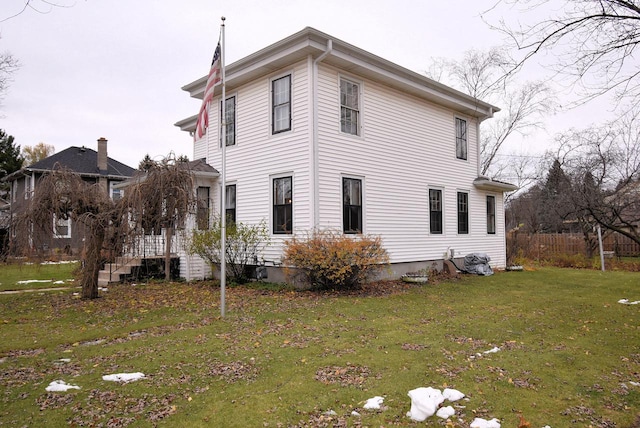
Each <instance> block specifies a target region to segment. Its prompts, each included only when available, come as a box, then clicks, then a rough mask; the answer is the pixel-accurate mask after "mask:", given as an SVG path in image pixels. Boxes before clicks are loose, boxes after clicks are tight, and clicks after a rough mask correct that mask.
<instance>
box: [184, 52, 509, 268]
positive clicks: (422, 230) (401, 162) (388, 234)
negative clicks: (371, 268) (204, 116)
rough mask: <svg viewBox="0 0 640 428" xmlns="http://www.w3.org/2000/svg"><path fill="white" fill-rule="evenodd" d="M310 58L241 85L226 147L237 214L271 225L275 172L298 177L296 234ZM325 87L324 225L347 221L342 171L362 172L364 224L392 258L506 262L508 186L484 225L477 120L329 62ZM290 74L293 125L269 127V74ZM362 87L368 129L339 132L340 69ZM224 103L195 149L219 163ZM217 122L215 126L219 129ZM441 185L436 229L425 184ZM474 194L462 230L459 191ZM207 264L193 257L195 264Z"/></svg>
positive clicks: (321, 91)
mask: <svg viewBox="0 0 640 428" xmlns="http://www.w3.org/2000/svg"><path fill="white" fill-rule="evenodd" d="M310 70H311V63H310V61H301V62H299V63H296V64H293V65H292V66H291V67H288V68H284V69H280V70H277V71H274V73H273V74H272V75H270V76H265V77H263V78H260V79H257V80H255V81H253V82H252V83H250V84H248V85H245V86H243V87H240V88H232V89H231V90H229V89H228V90H227V93H228V94H229V95H231V94H233V95H235V96H236V145H235V146H232V147H228V148H227V150H226V154H227V160H226V168H227V171H226V180H227V182H228V183H229V182H232V183H233V184H235V185H236V192H237V193H236V218H237V221H239V222H244V223H249V224H257V223H259V222H260V221H263V220H264V221H266V223H267V225H268V227H269V230H271V223H272V219H271V213H272V205H271V204H272V201H271V192H272V183H271V179H272V177H274V176H284V175H291V176H292V177H293V192H294V194H293V227H294V232H295V233H300V234H304V233H307V232H309V231H311V230H312V228H313V224H312V223H311V222H312V212H311V211H312V208H313V207H312V200H311V198H312V197H313V193H312V189H311V188H310V185H311V184H310V183H311V182H312V180H311V176H310V174H311V173H312V171H311V165H312V159H311V155H312V150H311V149H312V136H313V132H312V131H313V130H312V124H313V120H312V117H311V116H310V115H311V112H312V108H311V102H312V101H311V97H312V94H313V91H312V88H311V72H310ZM319 71H320V73H319V77H318V81H319V86H318V135H319V142H318V150H319V154H318V156H319V159H318V161H319V177H318V179H319V182H318V201H319V207H318V212H319V218H318V219H317V222H318V226H319V227H320V228H333V229H337V230H341V229H342V199H341V188H342V186H341V178H342V177H343V176H352V177H353V176H356V177H361V178H362V179H363V191H364V193H363V195H364V201H363V204H364V207H363V211H364V214H363V222H364V229H365V233H368V234H374V235H380V236H381V237H382V238H383V242H384V245H385V247H386V249H387V251H388V252H389V254H390V256H391V261H392V262H394V263H398V262H413V261H427V260H437V259H442V258H443V257H444V255H445V253H446V252H448V250H450V249H454V250H455V252H456V255H460V256H463V255H465V254H468V253H471V252H486V253H488V254H489V255H490V256H491V258H492V265H493V266H494V267H503V266H504V265H505V243H504V227H503V225H504V210H503V195H502V194H500V193H496V194H494V193H490V194H492V195H494V196H496V234H495V235H489V234H487V230H486V202H485V201H486V199H485V198H486V195H487V193H486V192H482V191H479V190H477V189H475V188H474V186H473V180H474V179H475V178H477V176H478V171H477V159H478V146H477V135H476V129H477V128H476V119H474V118H472V117H465V116H464V115H457V114H456V113H455V112H454V111H452V110H450V109H447V108H444V107H441V106H438V105H435V104H432V103H430V102H427V101H424V100H422V99H418V98H415V97H413V96H409V95H406V94H403V93H400V92H398V91H396V90H393V89H390V88H389V87H386V86H384V85H382V84H380V83H377V82H373V81H370V80H367V79H362V78H359V77H358V76H354V75H350V74H343V75H342V74H341V72H340V70H337V69H334V68H331V67H329V66H327V65H325V64H323V63H321V64H320V66H319ZM289 73H290V74H291V76H292V112H293V118H292V130H291V131H290V132H284V133H281V134H277V135H271V123H270V117H271V109H270V102H271V95H270V88H271V79H272V78H278V77H281V76H284V75H286V74H289ZM340 76H344V77H346V78H349V79H350V80H353V81H355V82H358V83H359V84H360V86H361V95H362V97H361V120H362V122H361V123H362V129H361V135H359V136H352V135H346V134H343V133H341V132H340V104H339V78H340ZM219 101H220V100H219V98H218V99H216V100H214V103H215V105H216V106H217V105H219ZM218 116H219V109H218V108H212V109H211V116H210V124H211V126H212V128H211V129H210V131H209V134H210V137H209V141H208V143H207V142H204V141H199V142H196V143H195V144H194V157H195V158H200V157H204V156H206V158H207V161H208V163H209V164H211V165H212V166H213V167H214V168H216V169H217V170H219V171H222V165H221V150H220V146H219V134H217V132H218V128H219V127H218V126H216V124H219V117H218ZM456 116H457V117H460V118H462V119H465V120H466V121H467V133H468V159H467V160H459V159H456V155H455V126H454V125H455V117H456ZM212 129H215V130H216V131H215V132H212ZM218 185H219V181H218V184H216V186H214V187H213V188H212V193H211V195H212V199H213V201H215V203H214V206H216V208H214V211H217V212H219V201H220V194H219V188H218ZM430 187H435V188H439V189H441V190H442V193H443V200H444V204H443V221H444V230H443V233H442V234H440V235H432V234H430V233H429V202H428V189H429V188H430ZM458 191H465V192H468V193H469V205H470V206H469V223H470V227H469V229H470V230H469V234H466V235H459V234H458V233H457V197H456V196H457V192H458ZM288 237H289V236H288V235H271V245H270V246H269V247H268V249H267V250H266V251H265V253H264V254H263V257H264V258H265V259H266V260H267V261H276V260H279V259H280V257H281V249H282V243H283V240H285V239H288ZM201 269H202V272H203V273H204V272H205V270H206V267H205V266H194V267H193V271H194V272H195V271H198V270H201Z"/></svg>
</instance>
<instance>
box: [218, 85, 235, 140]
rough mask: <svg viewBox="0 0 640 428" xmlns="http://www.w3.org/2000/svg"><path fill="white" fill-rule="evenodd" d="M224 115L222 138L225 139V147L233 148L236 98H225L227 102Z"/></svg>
mask: <svg viewBox="0 0 640 428" xmlns="http://www.w3.org/2000/svg"><path fill="white" fill-rule="evenodd" d="M224 115H225V133H224V138H225V141H226V144H227V146H235V144H236V97H229V98H227V102H226V103H225V105H224ZM220 117H222V103H220ZM221 138H222V136H221ZM221 141H222V140H221ZM220 145H222V143H220Z"/></svg>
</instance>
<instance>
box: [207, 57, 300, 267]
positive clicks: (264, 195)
mask: <svg viewBox="0 0 640 428" xmlns="http://www.w3.org/2000/svg"><path fill="white" fill-rule="evenodd" d="M286 74H291V78H292V79H291V89H292V130H291V131H289V132H283V133H280V134H276V135H271V122H270V117H271V107H270V103H271V92H270V91H271V79H272V78H277V77H281V76H284V75H286ZM308 82H309V73H308V69H307V62H306V61H304V62H300V63H297V64H294V65H292V66H291V67H289V68H285V69H281V70H278V71H277V72H275V73H274V74H272V75H271V76H267V77H264V78H261V79H258V80H255V81H253V82H252V83H251V84H250V85H247V86H244V87H241V88H238V89H234V92H233V93H234V94H235V95H236V115H237V116H236V145H235V146H231V147H227V149H226V158H227V159H226V167H227V173H226V180H227V182H233V183H234V184H235V185H236V220H237V221H238V222H243V223H249V224H257V223H259V222H260V221H262V220H264V221H266V222H267V225H268V227H269V230H270V231H271V212H272V207H271V191H272V190H271V188H272V184H271V178H272V177H273V176H286V175H291V176H292V177H293V227H294V229H295V231H306V230H309V229H310V228H311V224H310V221H311V220H310V212H311V205H310V197H311V192H310V191H309V174H310V172H309V144H310V129H309V120H310V119H309V97H308V94H309V89H308V88H309V87H308V84H309V83H308ZM215 102H216V103H218V102H219V99H217V100H216V101H215ZM213 110H214V109H212V111H211V118H210V123H211V124H217V123H219V118H218V115H219V111H218V110H217V109H216V110H215V111H213ZM217 141H218V140H217V139H216V140H215V141H213V140H212V141H210V142H209V146H208V150H207V161H208V163H209V164H210V165H212V166H213V167H214V168H216V169H218V170H219V171H222V168H221V150H220V147H219V145H218V142H217ZM213 194H214V196H213V197H214V200H215V201H216V204H217V206H218V208H217V210H219V201H220V195H219V189H218V188H216V189H215V192H213ZM283 239H287V236H283V235H272V237H271V245H270V246H269V247H268V248H267V250H266V251H265V254H264V258H265V259H266V260H269V261H273V260H279V259H280V257H281V244H282V241H283Z"/></svg>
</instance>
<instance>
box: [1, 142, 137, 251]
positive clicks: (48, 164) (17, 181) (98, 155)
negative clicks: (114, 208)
mask: <svg viewBox="0 0 640 428" xmlns="http://www.w3.org/2000/svg"><path fill="white" fill-rule="evenodd" d="M55 168H67V169H69V170H71V171H73V172H75V173H77V174H79V175H80V176H81V177H82V179H83V180H85V181H88V182H91V183H99V184H100V185H101V187H102V188H103V189H104V191H105V192H108V193H109V195H110V197H111V198H112V199H114V200H115V199H118V198H119V197H120V196H121V192H122V190H119V189H115V188H114V187H113V186H114V184H116V183H118V182H121V181H123V180H126V179H127V178H129V177H131V176H132V175H133V174H134V173H135V171H136V170H135V169H133V168H131V167H129V166H127V165H125V164H123V163H122V162H118V161H117V160H115V159H112V158H110V157H108V156H107V140H106V139H105V138H100V139H98V151H97V152H96V151H95V150H91V149H88V148H85V147H69V148H68V149H65V150H63V151H61V152H59V153H56V154H54V155H51V156H49V157H48V158H45V159H43V160H41V161H38V162H36V163H34V164H32V165H29V166H27V167H24V168H22V169H20V170H18V171H16V172H14V173H13V174H10V175H8V176H7V177H5V178H4V180H5V181H7V182H9V184H10V186H11V190H10V200H9V203H10V216H11V217H14V216H15V215H16V214H17V213H19V212H20V210H22V209H24V207H25V205H26V204H27V203H29V199H31V198H32V197H33V194H34V193H35V192H37V191H38V181H39V179H40V178H41V177H42V176H43V175H45V174H47V173H48V172H50V171H52V170H53V169H55ZM52 222H54V236H53V237H52V240H51V248H53V249H62V250H64V251H66V252H73V253H75V252H77V251H79V250H80V249H81V248H82V243H83V238H84V233H83V231H82V230H81V228H79V227H75V225H73V224H72V222H71V219H58V220H56V219H54V218H52Z"/></svg>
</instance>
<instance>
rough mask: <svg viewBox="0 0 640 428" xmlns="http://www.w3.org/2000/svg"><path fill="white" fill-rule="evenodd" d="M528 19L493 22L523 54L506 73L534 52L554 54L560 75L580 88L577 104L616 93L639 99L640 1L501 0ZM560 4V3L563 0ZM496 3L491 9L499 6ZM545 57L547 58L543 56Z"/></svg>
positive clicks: (620, 98) (618, 96)
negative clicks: (542, 17) (524, 20)
mask: <svg viewBox="0 0 640 428" xmlns="http://www.w3.org/2000/svg"><path fill="white" fill-rule="evenodd" d="M500 3H502V4H504V5H506V6H508V7H511V9H516V10H517V11H518V12H520V16H522V17H524V19H526V18H528V17H529V16H532V17H533V19H534V20H536V19H538V18H536V16H540V15H542V16H549V18H544V19H542V20H538V21H537V22H534V23H533V24H525V25H521V24H519V23H516V22H508V23H507V22H505V21H504V20H502V19H501V20H500V22H499V23H498V24H497V25H491V26H492V28H494V29H497V30H499V31H501V32H502V33H504V34H505V35H507V36H508V37H509V38H510V39H511V40H512V41H513V44H514V46H515V47H516V48H517V50H518V51H519V52H520V53H521V54H522V55H521V58H520V59H519V60H518V61H517V62H516V63H515V65H514V66H513V67H512V68H511V69H510V70H509V71H508V72H507V73H505V77H508V76H509V75H511V74H513V73H515V72H516V71H517V70H519V69H521V68H522V67H523V66H525V64H527V63H529V62H532V60H533V58H534V57H540V56H541V55H545V56H546V57H547V58H551V61H552V62H551V64H550V67H551V68H552V70H554V71H555V73H556V76H557V77H560V78H565V79H568V83H569V84H570V85H572V86H575V87H577V88H579V89H580V93H579V94H578V95H579V97H578V99H577V100H576V101H575V102H574V103H573V105H579V104H582V103H585V102H588V101H590V100H592V99H594V98H596V97H599V96H601V95H604V94H608V93H612V94H614V95H615V97H616V99H617V100H618V102H622V101H624V100H626V101H628V102H631V103H633V104H638V103H640V64H639V63H638V62H637V61H636V60H635V58H634V56H635V55H636V49H637V47H638V45H639V44H640V4H639V2H638V1H637V0H564V1H550V0H501V2H500ZM559 4H560V7H558V5H559ZM498 9H499V8H498V7H497V6H496V7H494V8H492V9H491V10H490V11H487V13H488V12H492V13H493V12H496V11H497V10H498ZM540 59H542V58H540Z"/></svg>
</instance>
